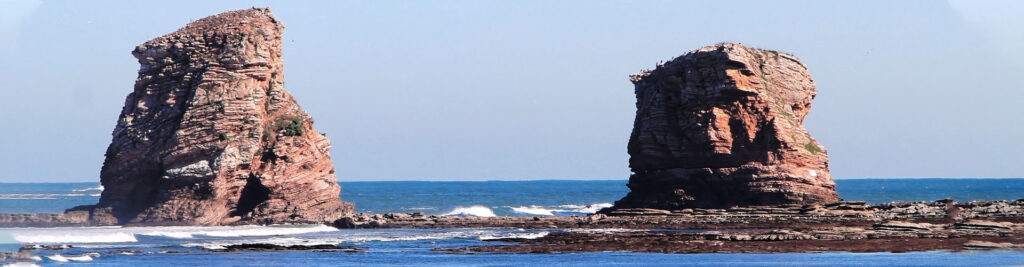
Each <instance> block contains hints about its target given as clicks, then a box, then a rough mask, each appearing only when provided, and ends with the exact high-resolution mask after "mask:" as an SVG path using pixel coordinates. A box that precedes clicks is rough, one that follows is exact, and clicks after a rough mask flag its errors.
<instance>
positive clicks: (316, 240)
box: [181, 229, 548, 250]
mask: <svg viewBox="0 0 1024 267" xmlns="http://www.w3.org/2000/svg"><path fill="white" fill-rule="evenodd" d="M510 231H515V232H510ZM547 234H548V233H547V232H532V231H524V230H507V229H454V230H443V231H428V232H424V231H423V230H398V231H395V230H380V231H377V230H370V231H345V232H339V233H337V234H334V235H332V236H315V237H261V238H244V239H232V240H200V241H198V242H188V243H184V244H181V246H183V247H201V248H205V249H210V250H218V249H225V248H227V247H228V246H231V245H241V244H272V245H279V246H292V245H306V246H311V245H338V244H345V243H347V244H361V243H366V242H401V241H417V240H445V239H476V240H492V239H500V238H528V239H532V238H540V237H543V236H545V235H547Z"/></svg>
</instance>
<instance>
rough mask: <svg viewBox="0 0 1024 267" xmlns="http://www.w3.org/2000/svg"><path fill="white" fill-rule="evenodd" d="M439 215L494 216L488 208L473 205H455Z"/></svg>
mask: <svg viewBox="0 0 1024 267" xmlns="http://www.w3.org/2000/svg"><path fill="white" fill-rule="evenodd" d="M441 216H475V217H496V216H497V215H495V214H494V211H493V210H491V209H490V208H487V207H484V206H480V205H474V206H469V207H456V208H455V209H453V210H452V211H450V212H448V213H445V214H441Z"/></svg>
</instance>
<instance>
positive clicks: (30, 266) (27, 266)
mask: <svg viewBox="0 0 1024 267" xmlns="http://www.w3.org/2000/svg"><path fill="white" fill-rule="evenodd" d="M4 267H39V264H35V263H31V262H15V263H10V264H4Z"/></svg>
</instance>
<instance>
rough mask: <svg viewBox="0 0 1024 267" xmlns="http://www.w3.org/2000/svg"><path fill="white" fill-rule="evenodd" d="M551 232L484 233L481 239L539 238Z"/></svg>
mask: <svg viewBox="0 0 1024 267" xmlns="http://www.w3.org/2000/svg"><path fill="white" fill-rule="evenodd" d="M548 234H549V232H536V233H509V234H506V235H482V236H480V240H495V239H505V238H521V239H537V238H541V237H545V236H548Z"/></svg>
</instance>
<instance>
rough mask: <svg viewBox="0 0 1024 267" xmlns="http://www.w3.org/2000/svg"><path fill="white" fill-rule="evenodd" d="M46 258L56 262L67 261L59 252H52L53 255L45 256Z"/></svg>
mask: <svg viewBox="0 0 1024 267" xmlns="http://www.w3.org/2000/svg"><path fill="white" fill-rule="evenodd" d="M46 258H47V259H50V260H51V261H56V262H68V258H65V257H64V256H61V255H60V254H53V256H46Z"/></svg>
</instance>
